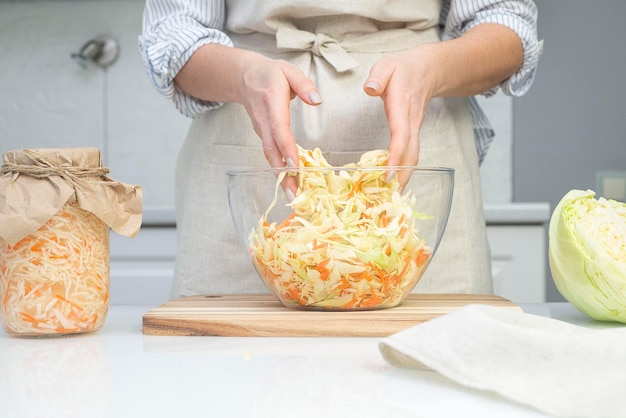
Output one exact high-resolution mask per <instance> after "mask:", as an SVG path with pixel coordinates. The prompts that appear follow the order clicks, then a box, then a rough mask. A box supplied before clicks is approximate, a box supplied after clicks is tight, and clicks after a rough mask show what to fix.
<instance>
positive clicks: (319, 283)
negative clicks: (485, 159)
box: [227, 148, 454, 310]
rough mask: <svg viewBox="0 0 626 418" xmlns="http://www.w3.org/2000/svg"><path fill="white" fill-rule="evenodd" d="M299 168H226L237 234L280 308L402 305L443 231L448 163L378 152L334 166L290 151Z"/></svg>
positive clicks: (314, 154) (318, 156)
mask: <svg viewBox="0 0 626 418" xmlns="http://www.w3.org/2000/svg"><path fill="white" fill-rule="evenodd" d="M299 154H300V155H299V157H300V158H299V167H298V168H285V169H268V170H238V171H230V172H228V173H227V174H228V198H229V204H230V210H231V215H232V217H233V221H234V224H235V228H236V231H237V234H238V236H239V239H240V241H241V243H242V245H243V246H244V248H245V249H246V251H247V253H248V254H249V256H250V259H251V261H252V264H253V265H254V268H255V270H256V271H257V273H258V274H259V276H260V278H261V279H262V280H263V282H264V283H265V285H266V286H267V288H268V289H269V290H270V291H271V292H272V293H273V294H274V295H275V296H276V297H277V298H278V300H279V301H280V302H281V303H282V304H283V305H284V306H286V307H291V308H298V309H310V310H329V309H332V310H372V309H383V308H390V307H394V306H397V305H399V304H400V303H402V301H403V300H404V298H405V297H406V296H407V295H408V294H409V293H410V292H411V290H412V289H413V288H414V287H415V285H416V284H417V283H418V281H419V280H420V278H421V277H422V275H423V274H424V271H425V270H426V268H427V267H428V264H429V263H430V261H431V259H432V257H433V255H434V254H435V252H436V249H437V246H438V245H439V242H440V240H441V237H442V235H443V231H444V229H445V225H446V222H447V219H448V215H449V212H450V205H451V201H452V193H453V183H454V170H452V169H449V168H416V167H387V166H386V165H385V163H386V160H387V158H388V153H387V151H383V150H376V151H371V152H367V153H365V154H363V155H362V157H361V159H360V161H358V162H357V163H354V164H349V165H346V166H343V167H332V166H330V165H329V164H328V163H327V162H326V160H325V159H324V156H323V155H322V153H321V152H320V151H319V150H318V149H316V150H313V151H311V150H305V149H302V148H301V149H300V153H299Z"/></svg>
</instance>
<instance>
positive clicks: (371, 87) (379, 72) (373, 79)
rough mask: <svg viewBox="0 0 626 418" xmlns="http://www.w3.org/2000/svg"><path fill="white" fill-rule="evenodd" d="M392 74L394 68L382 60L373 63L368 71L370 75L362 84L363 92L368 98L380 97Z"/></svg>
mask: <svg viewBox="0 0 626 418" xmlns="http://www.w3.org/2000/svg"><path fill="white" fill-rule="evenodd" d="M393 73H394V67H393V66H392V65H390V64H388V63H387V61H385V60H384V59H383V60H382V61H378V62H377V63H375V64H374V65H373V66H372V68H371V69H370V73H369V75H368V77H367V80H365V83H364V84H363V90H364V91H365V93H366V94H368V95H370V96H382V95H383V93H384V92H385V90H386V89H387V85H388V84H389V80H391V77H392V76H393Z"/></svg>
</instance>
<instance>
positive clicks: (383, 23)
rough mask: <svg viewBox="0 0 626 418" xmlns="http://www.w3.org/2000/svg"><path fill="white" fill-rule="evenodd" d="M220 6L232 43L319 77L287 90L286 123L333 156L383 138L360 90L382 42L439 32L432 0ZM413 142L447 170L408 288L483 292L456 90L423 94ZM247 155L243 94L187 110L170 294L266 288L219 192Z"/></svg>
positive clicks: (240, 1)
mask: <svg viewBox="0 0 626 418" xmlns="http://www.w3.org/2000/svg"><path fill="white" fill-rule="evenodd" d="M286 6H288V7H286ZM226 7H227V11H228V19H227V22H226V28H227V33H228V34H229V35H230V36H231V38H232V39H233V42H234V43H235V45H236V46H238V47H242V48H247V49H252V50H256V51H259V52H261V53H263V54H265V55H268V56H271V57H275V58H281V59H284V60H287V61H289V62H291V63H293V64H295V65H297V66H298V67H300V68H301V69H302V70H303V71H304V72H305V74H307V75H308V76H309V77H310V78H311V79H312V80H313V82H314V83H315V84H316V85H317V87H318V89H319V91H320V94H321V96H322V98H323V100H324V103H323V104H322V105H321V106H318V107H310V106H307V105H304V104H302V103H301V102H300V101H299V100H297V99H296V100H293V101H292V105H291V120H292V130H293V132H294V135H295V138H296V139H297V141H298V143H299V144H300V145H302V146H303V147H305V148H314V147H319V148H320V149H321V150H322V151H323V152H324V154H325V156H326V157H327V159H328V160H329V162H330V163H331V164H335V165H343V164H345V163H348V162H355V161H357V160H358V158H359V157H360V155H361V154H362V153H363V152H365V151H369V150H372V149H385V148H387V147H388V144H389V129H388V125H387V121H386V118H385V114H384V110H383V103H382V100H380V99H379V98H373V97H369V96H367V95H365V93H364V92H363V90H362V86H363V83H364V81H365V80H366V78H367V76H368V73H369V70H370V68H371V66H372V64H374V63H375V62H376V61H378V60H379V59H380V57H381V56H383V55H384V53H386V52H390V51H396V50H401V49H406V48H409V47H412V46H414V45H418V44H420V43H424V42H436V41H438V40H439V39H440V37H439V29H438V27H437V24H438V20H439V13H440V10H441V1H440V0H431V1H419V2H416V1H410V0H407V1H403V0H396V1H392V2H390V1H388V0H376V1H337V0H318V1H316V2H310V0H296V1H289V2H283V1H280V0H227V1H226ZM397 22H402V23H397ZM339 122H340V123H339ZM420 144H421V145H420V162H419V165H421V166H444V167H452V168H454V169H455V170H456V173H455V190H454V199H453V204H452V211H451V215H450V220H449V222H448V225H447V229H446V232H445V234H444V238H443V240H442V242H441V244H440V246H439V249H438V252H437V254H436V255H435V257H434V258H433V261H432V263H431V265H430V267H429V270H428V271H427V273H426V274H425V276H424V277H423V278H422V280H421V281H420V282H419V283H418V285H417V286H416V288H415V290H414V292H424V293H433V292H450V293H489V292H491V269H490V261H489V249H488V244H487V237H486V230H485V222H484V218H483V210H482V196H481V190H480V181H479V170H478V161H477V156H476V148H475V144H474V134H473V128H472V121H471V117H470V114H469V110H468V107H467V101H466V99H464V98H446V99H443V98H437V99H434V100H432V101H431V103H430V105H429V108H428V111H427V114H426V118H425V121H424V124H423V127H422V129H421V134H420ZM250 167H254V168H259V167H264V168H267V167H268V163H267V162H266V161H265V159H264V157H263V152H262V151H261V141H260V139H259V138H258V137H257V135H256V134H255V132H254V131H253V128H252V124H251V122H250V120H249V117H248V115H247V114H246V112H245V110H244V108H243V106H241V105H239V104H229V103H227V104H225V105H224V106H223V107H221V108H219V109H216V110H213V111H211V112H209V113H208V114H207V115H205V116H204V117H202V118H200V119H197V120H195V121H194V122H193V124H192V126H191V129H190V131H189V134H188V137H187V139H186V141H185V143H184V144H183V147H182V149H181V152H180V155H179V160H178V165H177V172H176V199H177V225H178V231H179V232H178V235H179V237H178V253H177V264H176V274H175V280H174V287H173V291H172V297H178V296H180V295H192V294H229V293H266V292H267V289H266V288H265V287H264V286H263V284H262V282H261V280H260V279H259V278H258V277H257V275H256V273H255V271H254V269H253V268H252V266H251V263H250V261H249V260H248V259H247V258H246V257H247V255H246V253H245V251H244V249H243V248H242V247H241V245H240V244H239V242H238V241H237V237H236V236H235V232H234V227H233V225H232V221H231V218H230V214H229V208H228V202H227V196H226V175H225V172H226V171H227V170H229V169H236V168H250Z"/></svg>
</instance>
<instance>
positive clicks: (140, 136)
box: [0, 0, 189, 206]
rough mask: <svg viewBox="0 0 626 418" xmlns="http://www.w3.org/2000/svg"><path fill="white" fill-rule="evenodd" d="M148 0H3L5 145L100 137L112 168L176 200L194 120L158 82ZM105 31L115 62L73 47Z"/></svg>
mask: <svg viewBox="0 0 626 418" xmlns="http://www.w3.org/2000/svg"><path fill="white" fill-rule="evenodd" d="M142 11H143V1H138V0H134V1H106V0H100V1H46V2H38V1H21V2H0V57H1V61H2V67H1V68H2V69H1V70H0V72H1V73H2V77H0V98H1V100H0V151H7V150H10V149H19V148H40V147H72V146H94V147H98V148H100V149H101V150H102V151H103V153H104V155H103V157H104V163H105V165H107V166H108V167H109V168H110V169H111V177H113V178H114V179H116V180H119V181H123V182H126V183H132V184H140V185H142V186H143V187H144V199H145V201H144V202H145V205H146V206H172V205H173V201H174V191H173V188H174V187H173V179H172V177H173V176H172V173H173V170H174V165H175V161H176V155H177V152H178V148H179V146H180V144H181V142H182V140H183V139H184V137H185V133H186V131H187V127H188V125H189V120H188V119H186V118H184V117H183V116H181V115H179V114H178V113H177V112H176V111H175V110H174V108H173V106H172V105H171V104H170V103H168V102H167V101H166V100H164V99H163V98H162V97H161V96H160V95H158V93H156V92H155V91H154V89H153V88H152V86H150V85H149V82H148V78H147V77H146V75H145V73H144V71H143V67H142V65H141V61H140V58H139V53H138V52H137V36H138V33H139V31H140V30H141V14H142ZM101 34H108V35H111V36H113V37H114V38H116V39H117V40H118V41H119V43H120V47H121V50H120V51H121V53H120V56H119V59H118V61H117V62H115V63H114V64H113V65H112V66H111V67H109V68H108V69H101V68H99V67H96V66H90V67H88V68H87V69H83V68H82V67H80V66H79V65H78V64H77V63H76V62H75V61H74V60H72V59H71V58H70V55H71V54H72V53H74V52H77V51H78V50H79V49H80V48H81V46H82V45H83V44H84V43H85V42H87V41H88V40H89V39H91V38H93V37H96V36H98V35H101Z"/></svg>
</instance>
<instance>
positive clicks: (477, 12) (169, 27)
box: [139, 0, 543, 162]
mask: <svg viewBox="0 0 626 418" xmlns="http://www.w3.org/2000/svg"><path fill="white" fill-rule="evenodd" d="M224 3H225V2H224V0H185V1H181V0H147V1H146V7H145V10H144V17H143V31H142V34H141V36H140V37H139V51H140V54H141V57H142V59H143V62H144V66H145V69H146V71H147V73H148V76H149V77H150V80H151V82H152V84H153V85H154V86H155V88H156V89H157V90H158V91H159V92H160V93H161V94H163V95H164V96H165V97H167V98H169V99H170V100H172V101H173V102H174V104H175V106H176V108H177V109H178V110H179V111H180V112H181V113H182V114H183V115H185V116H187V117H190V118H195V117H198V116H200V115H202V114H203V113H206V112H208V111H210V110H212V109H215V108H217V107H219V106H221V105H222V103H219V102H212V101H206V100H200V99H197V98H195V97H192V96H190V95H188V94H186V93H184V92H183V91H181V90H179V89H177V88H176V87H175V86H174V77H175V76H176V74H178V72H179V71H180V69H181V68H182V67H183V66H184V65H185V64H186V63H187V61H188V60H189V58H190V57H191V55H192V54H193V53H194V52H195V51H196V50H197V49H198V48H200V47H201V46H203V45H206V44H221V45H226V46H232V45H233V44H232V41H231V40H230V38H229V37H228V36H227V35H226V34H225V33H224V31H223V30H224V22H225V18H226V17H225V4H224ZM482 23H498V24H501V25H504V26H506V27H508V28H510V29H512V30H513V31H515V32H516V33H517V34H518V36H519V37H520V39H521V41H522V45H523V48H524V59H523V63H522V66H521V67H520V69H519V70H518V71H517V72H516V73H515V74H513V75H512V76H511V77H510V78H509V79H507V80H505V81H504V82H502V83H501V84H500V85H499V86H496V87H494V88H492V89H491V90H489V91H487V92H485V93H484V95H485V96H486V97H490V96H492V95H494V94H495V93H497V91H498V89H500V90H501V91H502V92H503V93H504V94H506V95H510V96H521V95H523V94H524V93H526V92H527V91H528V89H529V88H530V86H531V84H532V81H533V78H534V76H535V72H536V69H537V63H538V61H539V57H540V55H541V53H542V50H543V42H542V41H540V40H539V39H538V38H537V8H536V6H535V4H534V3H533V1H532V0H444V3H443V8H442V13H441V17H440V25H441V27H442V39H444V40H445V39H453V38H457V37H459V36H461V35H462V34H463V33H465V32H467V31H468V30H469V29H471V28H473V27H475V26H476V25H480V24H482ZM469 107H470V112H471V115H472V120H473V124H474V134H475V137H476V151H477V153H478V157H479V161H481V162H482V160H483V158H484V157H485V155H486V153H487V149H488V148H489V145H490V144H491V142H492V141H493V138H494V136H495V133H494V130H493V128H492V127H491V124H490V123H489V120H488V119H487V117H486V115H485V114H484V112H483V111H482V109H481V108H480V106H479V104H478V102H477V101H476V99H475V98H474V97H470V98H469Z"/></svg>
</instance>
